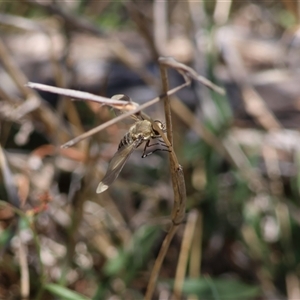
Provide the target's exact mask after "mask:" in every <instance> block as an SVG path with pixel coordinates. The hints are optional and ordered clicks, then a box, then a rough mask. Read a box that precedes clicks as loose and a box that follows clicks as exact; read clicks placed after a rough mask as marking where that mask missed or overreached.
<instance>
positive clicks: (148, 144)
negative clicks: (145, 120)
mask: <svg viewBox="0 0 300 300" xmlns="http://www.w3.org/2000/svg"><path fill="white" fill-rule="evenodd" d="M156 145H160V146H162V147H166V148H168V149H162V148H158V149H155V150H153V151H151V152H148V153H146V149H147V148H149V147H152V146H156ZM156 151H167V152H171V150H170V149H169V147H168V146H167V145H166V144H165V143H164V144H160V143H155V144H152V145H150V140H148V141H147V143H146V144H145V147H144V152H143V155H142V158H145V157H147V156H149V155H151V154H153V153H154V152H156Z"/></svg>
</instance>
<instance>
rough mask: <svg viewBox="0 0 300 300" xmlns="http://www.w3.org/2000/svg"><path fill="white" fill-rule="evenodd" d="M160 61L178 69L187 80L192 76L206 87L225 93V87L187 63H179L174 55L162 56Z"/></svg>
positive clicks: (164, 64)
mask: <svg viewBox="0 0 300 300" xmlns="http://www.w3.org/2000/svg"><path fill="white" fill-rule="evenodd" d="M158 62H159V64H160V66H165V67H168V68H173V69H175V70H177V71H178V72H179V73H181V75H182V76H183V77H184V78H185V80H186V81H187V80H188V78H191V79H194V80H196V81H198V82H200V83H202V84H203V85H205V86H206V87H208V88H210V89H211V90H213V91H215V92H217V93H219V94H221V95H224V94H225V91H224V89H222V88H220V87H219V86H217V85H216V84H214V83H212V82H211V81H210V80H208V79H206V78H205V77H203V76H201V75H199V74H198V73H197V72H196V71H195V70H194V69H192V68H190V67H188V66H187V65H185V64H182V63H179V62H178V61H176V60H175V59H174V58H172V57H160V58H159V60H158Z"/></svg>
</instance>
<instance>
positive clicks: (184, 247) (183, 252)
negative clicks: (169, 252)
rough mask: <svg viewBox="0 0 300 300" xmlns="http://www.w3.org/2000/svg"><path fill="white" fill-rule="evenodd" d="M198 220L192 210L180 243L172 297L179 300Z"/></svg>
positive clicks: (195, 212) (195, 211)
mask: <svg viewBox="0 0 300 300" xmlns="http://www.w3.org/2000/svg"><path fill="white" fill-rule="evenodd" d="M197 219H198V212H197V210H192V211H191V212H190V213H189V214H188V217H187V223H186V226H185V230H184V235H183V239H182V242H181V249H180V254H179V259H178V264H177V269H176V276H175V282H174V297H175V299H181V294H182V287H183V282H184V278H185V274H186V269H187V263H188V257H189V252H190V249H191V245H192V241H193V236H194V233H195V228H196V224H197Z"/></svg>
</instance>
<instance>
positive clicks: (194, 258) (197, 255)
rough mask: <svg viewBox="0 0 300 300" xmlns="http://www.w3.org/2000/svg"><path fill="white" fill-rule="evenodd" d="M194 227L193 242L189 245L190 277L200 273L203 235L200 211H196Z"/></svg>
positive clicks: (195, 276)
mask: <svg viewBox="0 0 300 300" xmlns="http://www.w3.org/2000/svg"><path fill="white" fill-rule="evenodd" d="M196 228H197V230H195V231H194V237H193V243H192V247H191V256H190V264H189V276H190V278H199V277H200V274H201V260H202V235H203V219H202V212H198V218H197V223H196Z"/></svg>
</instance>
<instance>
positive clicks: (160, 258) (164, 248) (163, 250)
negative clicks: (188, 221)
mask: <svg viewBox="0 0 300 300" xmlns="http://www.w3.org/2000/svg"><path fill="white" fill-rule="evenodd" d="M177 229H178V225H175V224H172V225H171V228H170V230H169V231H168V233H167V235H166V237H165V239H164V241H163V243H162V246H161V248H160V250H159V253H158V256H157V259H156V260H155V263H154V266H153V269H152V272H151V276H150V279H149V282H148V286H147V291H146V295H145V298H144V299H145V300H151V299H152V296H153V293H154V288H155V284H156V281H157V278H158V274H159V271H160V268H161V265H162V263H163V260H164V258H165V256H166V253H167V251H168V249H169V246H170V243H171V241H172V239H173V237H174V235H175V233H176V231H177Z"/></svg>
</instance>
